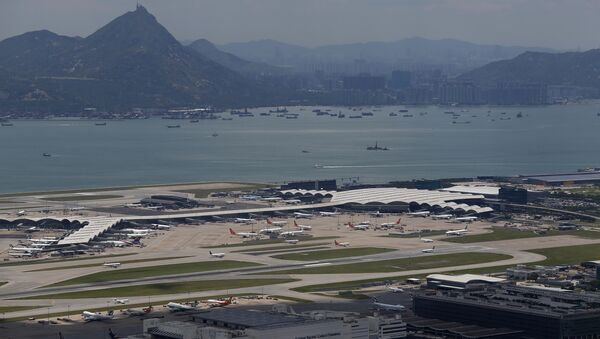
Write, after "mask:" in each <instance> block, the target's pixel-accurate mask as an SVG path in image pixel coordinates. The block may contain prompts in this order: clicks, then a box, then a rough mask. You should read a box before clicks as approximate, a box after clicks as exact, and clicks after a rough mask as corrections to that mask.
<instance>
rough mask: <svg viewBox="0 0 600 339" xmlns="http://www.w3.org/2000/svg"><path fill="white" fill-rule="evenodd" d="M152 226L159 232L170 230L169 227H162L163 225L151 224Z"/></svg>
mask: <svg viewBox="0 0 600 339" xmlns="http://www.w3.org/2000/svg"><path fill="white" fill-rule="evenodd" d="M152 226H153V227H155V228H156V229H159V230H170V229H171V226H169V225H163V224H152Z"/></svg>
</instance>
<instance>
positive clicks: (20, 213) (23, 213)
mask: <svg viewBox="0 0 600 339" xmlns="http://www.w3.org/2000/svg"><path fill="white" fill-rule="evenodd" d="M25 214H27V212H25V210H22V211H19V212H17V215H18V216H23V215H25Z"/></svg>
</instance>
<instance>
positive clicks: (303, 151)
mask: <svg viewBox="0 0 600 339" xmlns="http://www.w3.org/2000/svg"><path fill="white" fill-rule="evenodd" d="M302 153H310V152H309V151H307V150H305V149H303V150H302Z"/></svg>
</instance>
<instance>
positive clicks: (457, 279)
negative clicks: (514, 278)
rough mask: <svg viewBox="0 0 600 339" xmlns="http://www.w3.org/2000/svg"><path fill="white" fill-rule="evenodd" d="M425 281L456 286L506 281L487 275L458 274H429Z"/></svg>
mask: <svg viewBox="0 0 600 339" xmlns="http://www.w3.org/2000/svg"><path fill="white" fill-rule="evenodd" d="M427 280H437V281H443V282H453V283H458V284H469V283H475V282H486V283H499V282H503V281H505V280H506V279H502V278H494V277H488V276H487V275H479V274H460V275H448V274H430V275H428V276H427Z"/></svg>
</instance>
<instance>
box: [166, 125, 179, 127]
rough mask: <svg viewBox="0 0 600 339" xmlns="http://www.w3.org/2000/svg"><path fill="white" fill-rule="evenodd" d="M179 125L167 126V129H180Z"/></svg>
mask: <svg viewBox="0 0 600 339" xmlns="http://www.w3.org/2000/svg"><path fill="white" fill-rule="evenodd" d="M180 127H181V125H167V128H180Z"/></svg>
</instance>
